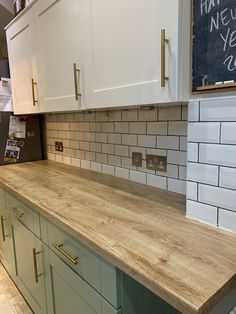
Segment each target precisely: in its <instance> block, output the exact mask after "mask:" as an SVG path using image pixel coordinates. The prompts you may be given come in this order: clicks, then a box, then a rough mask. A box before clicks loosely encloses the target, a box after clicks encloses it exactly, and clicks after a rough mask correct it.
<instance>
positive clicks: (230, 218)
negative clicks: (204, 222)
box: [219, 208, 236, 232]
mask: <svg viewBox="0 0 236 314" xmlns="http://www.w3.org/2000/svg"><path fill="white" fill-rule="evenodd" d="M219 227H221V228H224V229H227V230H230V231H233V232H236V213H234V212H231V211H228V210H224V209H221V208H220V210H219Z"/></svg>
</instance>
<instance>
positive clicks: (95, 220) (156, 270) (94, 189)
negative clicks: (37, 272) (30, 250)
mask: <svg viewBox="0 0 236 314" xmlns="http://www.w3.org/2000/svg"><path fill="white" fill-rule="evenodd" d="M0 185H1V186H2V187H3V188H5V190H6V191H9V192H10V193H12V194H14V195H15V196H17V197H18V198H20V199H21V200H22V201H24V202H26V203H27V204H28V205H29V206H31V207H32V208H34V209H35V210H37V211H38V212H39V213H40V214H42V215H44V216H45V217H47V218H48V219H50V220H51V221H53V222H54V223H56V224H57V225H59V226H60V227H62V228H63V229H64V230H66V231H68V232H69V233H70V234H71V235H73V236H74V237H76V238H77V239H79V240H80V241H82V242H83V243H84V244H86V245H88V246H89V247H90V248H91V249H93V250H94V251H96V252H97V253H98V254H100V255H101V256H103V257H104V258H106V259H107V260H109V261H110V262H111V263H113V264H114V265H116V266H117V267H118V268H120V269H121V270H122V271H124V272H126V273H127V274H128V275H130V276H132V277H133V278H135V279H136V280H137V281H138V282H140V283H142V284H143V285H144V286H145V287H147V288H149V289H150V290H151V291H153V292H154V293H156V294H157V295H158V296H160V297H161V298H162V299H164V300H165V301H167V302H168V303H170V304H171V305H173V306H174V307H175V308H177V309H178V310H179V311H180V312H182V313H185V314H192V313H208V312H209V310H210V309H211V308H212V307H213V306H214V305H216V304H217V303H218V302H219V301H220V300H221V298H222V297H223V296H225V295H226V294H227V293H228V292H229V291H231V290H232V289H233V288H234V287H235V286H236V235H234V234H231V233H229V232H226V231H223V230H220V229H216V228H213V227H209V226H207V225H204V224H201V223H197V222H194V221H191V220H189V219H187V218H185V198H184V197H183V196H181V195H178V194H175V193H170V192H166V191H162V190H158V189H155V188H151V187H147V186H144V185H141V184H137V183H131V182H128V181H126V180H123V179H118V178H114V177H112V176H107V175H102V174H98V173H96V172H91V171H87V170H83V169H79V168H74V167H71V166H66V165H63V164H60V163H56V162H52V161H38V162H31V163H25V164H17V165H9V166H3V167H1V168H0Z"/></svg>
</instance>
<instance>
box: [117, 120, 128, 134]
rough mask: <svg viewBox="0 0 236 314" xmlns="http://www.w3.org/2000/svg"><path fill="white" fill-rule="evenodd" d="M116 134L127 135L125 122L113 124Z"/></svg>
mask: <svg viewBox="0 0 236 314" xmlns="http://www.w3.org/2000/svg"><path fill="white" fill-rule="evenodd" d="M115 132H116V133H129V124H128V123H127V122H115Z"/></svg>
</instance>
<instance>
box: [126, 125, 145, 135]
mask: <svg viewBox="0 0 236 314" xmlns="http://www.w3.org/2000/svg"><path fill="white" fill-rule="evenodd" d="M146 131H147V123H146V122H130V123H129V133H131V134H146Z"/></svg>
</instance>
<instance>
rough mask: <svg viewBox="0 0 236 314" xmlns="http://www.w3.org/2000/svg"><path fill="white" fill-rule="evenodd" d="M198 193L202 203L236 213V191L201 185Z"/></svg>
mask: <svg viewBox="0 0 236 314" xmlns="http://www.w3.org/2000/svg"><path fill="white" fill-rule="evenodd" d="M198 193H199V194H198V200H199V201H200V202H203V203H206V204H210V205H213V206H218V207H222V208H225V209H230V210H233V211H236V191H232V190H227V189H223V188H219V187H215V186H210V185H202V184H200V185H199V191H198Z"/></svg>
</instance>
